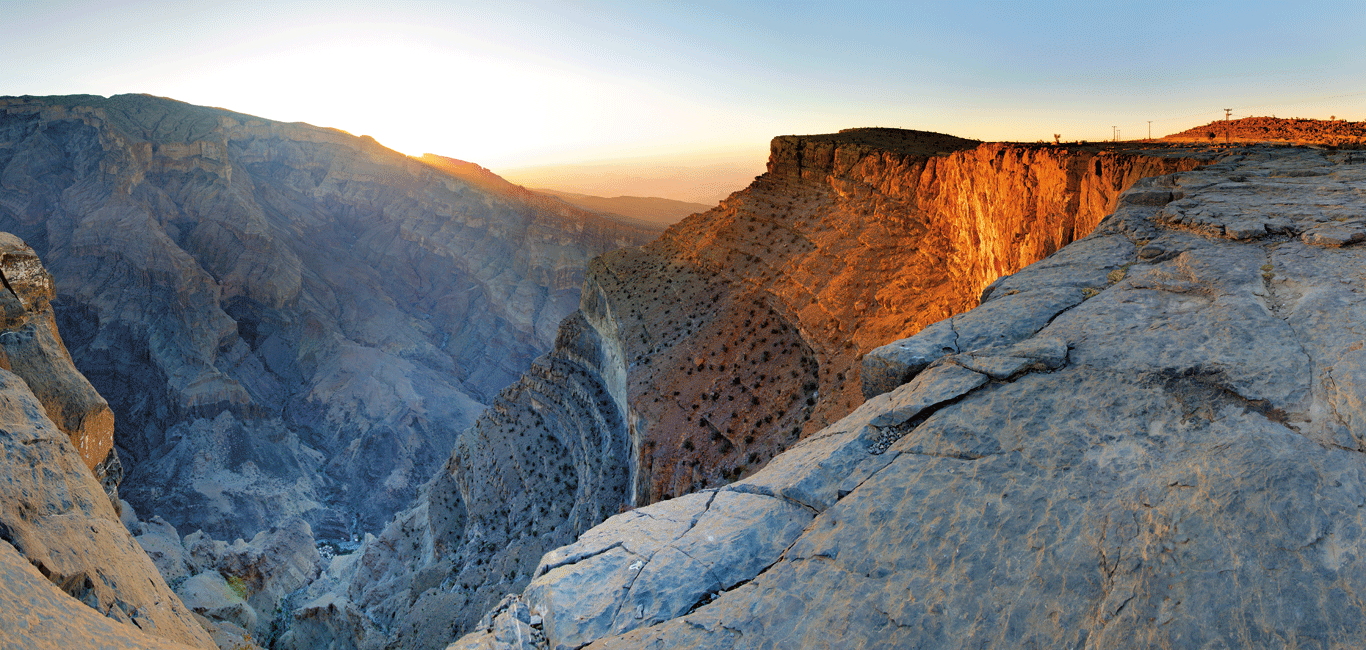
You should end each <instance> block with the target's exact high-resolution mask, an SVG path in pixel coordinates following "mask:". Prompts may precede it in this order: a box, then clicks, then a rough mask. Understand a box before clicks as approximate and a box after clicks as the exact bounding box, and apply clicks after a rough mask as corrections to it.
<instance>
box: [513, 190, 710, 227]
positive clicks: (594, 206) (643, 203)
mask: <svg viewBox="0 0 1366 650" xmlns="http://www.w3.org/2000/svg"><path fill="white" fill-rule="evenodd" d="M535 191H537V192H541V193H543V194H550V195H553V196H558V197H560V198H561V199H564V200H565V201H567V202H569V203H573V204H574V205H577V206H579V207H581V208H584V209H587V210H595V211H597V212H602V213H604V214H619V215H623V216H627V217H634V218H636V219H642V220H645V221H649V222H652V223H658V224H662V225H666V226H669V225H673V224H675V223H678V222H679V221H682V220H683V218H684V217H687V216H689V215H693V214H697V213H699V212H706V211H707V210H710V209H712V208H714V207H716V206H713V205H707V204H705V203H689V202H687V201H675V200H673V199H662V198H659V197H657V196H614V197H610V198H609V197H603V196H589V195H587V194H575V193H574V192H562V191H560V190H550V189H545V188H540V187H538V188H535Z"/></svg>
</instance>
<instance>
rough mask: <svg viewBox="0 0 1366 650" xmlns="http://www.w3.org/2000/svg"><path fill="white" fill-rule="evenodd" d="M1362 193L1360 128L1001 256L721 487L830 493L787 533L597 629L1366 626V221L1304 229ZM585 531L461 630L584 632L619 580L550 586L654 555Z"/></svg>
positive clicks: (1103, 632)
mask: <svg viewBox="0 0 1366 650" xmlns="http://www.w3.org/2000/svg"><path fill="white" fill-rule="evenodd" d="M1162 195H1165V202H1164V201H1163V200H1154V199H1153V197H1154V196H1158V197H1161V196H1162ZM1363 196H1366V165H1361V164H1359V163H1356V162H1355V159H1354V158H1353V157H1352V154H1351V153H1350V152H1341V153H1339V152H1319V151H1312V150H1302V149H1300V150H1296V149H1284V148H1282V149H1274V148H1250V149H1244V150H1240V151H1238V152H1236V153H1234V154H1232V155H1230V156H1228V157H1227V158H1225V159H1223V160H1222V161H1220V162H1219V163H1218V164H1215V165H1212V166H1210V167H1207V168H1204V169H1202V170H1198V171H1189V172H1183V173H1180V174H1176V175H1172V176H1166V177H1163V178H1159V179H1154V180H1152V181H1149V182H1147V183H1144V184H1143V185H1142V186H1141V187H1139V188H1136V190H1135V192H1134V193H1132V194H1130V195H1128V196H1127V197H1126V199H1130V200H1124V199H1122V200H1121V201H1120V204H1119V207H1118V209H1117V211H1116V212H1115V214H1114V215H1112V216H1111V217H1109V218H1107V219H1106V220H1105V221H1104V222H1103V223H1102V224H1101V225H1100V226H1099V228H1097V230H1096V231H1095V232H1094V233H1093V234H1092V235H1091V236H1089V237H1088V238H1086V239H1084V240H1082V241H1080V242H1077V243H1076V244H1074V245H1072V246H1068V247H1067V248H1064V249H1062V250H1061V251H1059V252H1058V253H1057V254H1055V255H1053V256H1051V257H1049V258H1047V259H1046V260H1044V261H1043V262H1040V263H1037V264H1034V265H1032V266H1029V267H1027V268H1026V269H1024V270H1022V271H1020V272H1019V273H1015V274H1013V275H1011V276H1009V277H1006V278H1003V279H1001V280H1000V281H999V282H997V283H995V284H994V285H993V287H992V288H991V291H990V292H989V293H988V294H987V296H986V297H985V299H984V302H983V304H982V306H981V307H979V308H977V309H975V310H972V311H969V312H967V313H965V314H962V315H960V316H958V317H956V318H955V319H954V323H953V328H954V329H955V330H957V331H958V332H959V344H958V345H957V346H952V349H951V350H947V351H943V353H942V354H940V355H939V356H938V358H936V359H933V360H930V361H928V362H924V361H923V360H921V361H915V362H914V364H911V365H920V366H921V367H922V369H912V370H907V371H905V372H906V374H909V375H910V377H909V379H910V381H909V382H908V383H904V384H902V385H900V386H898V387H895V388H894V389H892V390H891V391H890V392H889V393H886V394H883V395H881V396H880V397H878V398H875V399H872V400H869V401H868V402H867V403H865V404H864V405H863V406H862V407H860V408H859V409H857V410H856V411H854V412H853V413H851V414H850V415H849V416H847V417H845V418H844V419H842V420H841V421H840V422H838V423H836V424H835V425H833V426H831V427H829V428H827V429H825V430H824V431H822V432H820V433H817V434H815V435H812V436H810V437H808V438H807V439H805V440H803V441H802V442H801V443H799V444H798V445H796V446H795V447H794V448H793V449H791V450H789V451H787V452H786V453H784V454H782V455H780V456H778V457H777V458H775V459H774V460H773V461H772V462H770V463H769V464H768V466H767V467H765V468H764V469H763V470H761V471H760V472H758V473H757V474H756V475H755V476H753V477H751V478H747V479H745V480H743V481H740V482H738V483H735V484H732V485H729V486H726V487H723V488H720V490H721V491H720V492H717V493H716V494H718V495H719V494H723V493H725V492H727V491H743V492H749V493H757V494H762V495H766V496H769V497H771V500H770V501H767V502H760V503H757V504H756V507H758V508H759V509H760V510H759V512H748V513H746V514H745V516H744V517H737V516H735V515H731V517H732V521H734V522H737V523H738V522H740V521H743V520H746V519H748V520H751V521H765V522H766V521H768V518H767V517H765V516H764V515H763V514H762V513H764V512H769V513H771V514H772V516H773V518H774V519H780V518H781V515H780V513H781V512H782V511H783V508H784V507H786V506H787V505H788V504H797V505H800V506H801V507H803V508H810V509H811V510H812V511H813V512H814V513H815V516H814V518H813V519H812V520H811V522H810V523H809V524H806V525H805V527H804V529H803V531H802V532H801V534H800V535H799V536H798V537H797V538H796V539H795V541H794V542H793V543H792V544H791V545H790V546H788V547H787V548H786V549H785V550H784V551H783V553H782V555H781V558H780V559H779V560H778V561H777V562H775V563H773V564H772V565H771V566H767V567H761V568H760V569H759V570H758V571H757V572H755V571H752V570H743V571H742V570H737V571H736V572H735V573H734V574H733V575H732V580H734V581H735V583H736V585H737V586H735V587H733V588H730V589H727V590H721V591H719V593H717V594H716V595H715V597H714V598H713V597H708V598H702V599H698V601H697V602H696V603H695V607H694V608H690V611H688V612H685V613H683V614H681V615H677V616H674V617H673V618H671V619H669V620H665V621H662V622H659V623H642V624H641V625H640V626H638V627H636V628H635V629H629V630H627V631H625V632H624V633H618V632H617V631H616V630H614V629H612V628H611V627H610V626H603V625H598V626H596V627H595V628H594V629H600V630H602V635H601V636H599V637H598V638H596V639H595V640H592V642H591V643H588V644H587V645H586V646H585V647H588V648H665V647H690V648H760V647H794V648H795V647H802V648H835V647H839V648H859V647H878V648H903V647H937V648H969V647H971V648H983V647H990V648H1018V647H1080V648H1129V647H1277V646H1287V647H1302V648H1337V647H1358V646H1361V645H1363V644H1366V625H1363V624H1362V621H1363V620H1366V618H1363V614H1366V612H1364V611H1363V606H1362V605H1361V603H1360V602H1359V601H1358V599H1356V598H1355V597H1354V595H1353V594H1355V593H1357V592H1358V591H1360V590H1361V589H1362V588H1363V585H1366V558H1363V557H1362V556H1361V554H1360V552H1359V549H1360V548H1361V547H1362V544H1363V543H1366V538H1363V530H1366V527H1364V526H1363V524H1366V521H1363V514H1362V504H1364V503H1366V472H1364V471H1363V470H1366V460H1363V459H1366V456H1363V453H1366V444H1364V443H1363V441H1366V438H1363V436H1362V432H1361V431H1360V430H1359V429H1360V428H1361V427H1360V422H1363V421H1366V412H1363V411H1362V409H1363V403H1362V401H1361V399H1360V394H1361V392H1362V391H1361V386H1362V381H1363V380H1366V376H1363V372H1366V356H1363V354H1366V352H1363V350H1364V349H1366V348H1363V345H1364V344H1366V339H1363V334H1362V331H1361V327H1362V325H1361V324H1362V323H1363V322H1366V297H1363V296H1362V295H1361V281H1360V280H1361V278H1362V277H1363V275H1364V274H1366V249H1363V248H1361V247H1360V246H1355V245H1352V244H1351V243H1345V244H1344V245H1342V246H1334V247H1323V246H1320V245H1316V244H1315V242H1313V241H1306V239H1305V237H1304V234H1305V233H1307V232H1312V231H1315V230H1316V229H1319V228H1323V227H1325V226H1328V225H1330V224H1343V223H1348V224H1350V221H1351V219H1352V218H1353V216H1354V215H1356V214H1360V213H1361V211H1362V210H1363V209H1366V202H1364V201H1363V198H1362V197H1363ZM1202 210H1203V212H1202ZM1249 222H1255V223H1258V224H1261V229H1260V230H1258V229H1257V228H1255V227H1243V224H1247V223H1249ZM1030 294H1046V295H1048V296H1051V297H1049V298H1048V299H1038V295H1035V296H1034V297H1031V296H1030ZM1069 295H1070V297H1068V296H1069ZM1012 321H1018V322H1020V323H1023V325H1022V326H1020V327H1009V326H1008V325H1009V324H1010V322H1012ZM999 324H1004V325H1007V327H1004V328H1000V327H997V326H996V325H999ZM931 329H933V328H931ZM973 332H981V334H980V336H981V338H974V337H977V336H979V335H977V334H972V333H973ZM990 332H997V334H996V335H994V336H993V335H990ZM964 334H968V336H967V337H966V338H965V337H964V336H963V335H964ZM926 337H927V338H932V339H933V340H931V341H916V340H915V338H914V337H912V339H911V341H909V342H907V344H906V349H920V348H933V347H935V346H936V345H937V344H938V342H939V341H942V338H943V334H942V332H940V331H930V330H927V332H926ZM971 340H980V341H982V343H980V344H974V343H970V342H967V341H971ZM931 344H934V345H931ZM1010 360H1019V361H1018V362H1016V361H1010ZM908 367H909V366H908ZM974 374H975V375H979V376H980V378H979V379H975V380H974V379H973V378H972V375H974ZM697 498H700V495H694V496H691V497H689V499H697ZM667 503H673V502H665V504H667ZM665 504H658V505H657V506H654V507H658V506H663V505H665ZM681 506H682V504H680V506H675V507H677V508H681ZM639 512H641V513H642V514H641V515H636V516H635V518H634V519H632V520H630V521H629V523H626V520H625V519H624V518H625V517H629V516H631V515H629V514H628V515H622V516H621V517H619V518H617V519H614V520H612V521H611V522H609V523H607V524H604V525H603V526H600V527H598V528H596V529H594V530H590V531H589V532H588V533H586V534H585V536H584V539H587V540H591V543H592V545H593V547H594V548H598V549H613V552H615V549H622V548H626V547H628V546H629V545H630V544H631V543H636V544H639V543H640V541H639V540H642V539H647V538H650V537H651V536H652V535H658V534H660V531H666V530H667V529H668V528H669V526H671V525H673V524H671V523H670V522H668V521H665V520H663V519H655V518H651V517H647V516H644V514H645V513H647V512H650V510H649V509H641V510H640V511H639ZM623 524H624V525H623ZM614 544H615V545H616V546H614ZM573 548H575V547H567V548H566V549H561V550H559V551H556V552H555V553H554V554H551V555H548V556H547V560H546V561H547V562H549V563H551V564H554V565H555V566H554V569H553V570H551V571H546V572H544V573H543V574H542V575H539V576H538V577H537V578H536V579H535V580H533V581H532V583H531V586H529V587H528V589H527V590H526V591H525V592H524V593H523V595H522V596H520V597H517V598H513V599H510V600H508V601H507V602H505V603H503V604H502V605H501V606H500V608H499V609H498V611H496V612H494V613H492V614H491V615H490V616H489V617H488V619H487V620H485V621H484V622H483V623H482V624H481V626H480V627H479V628H478V629H477V630H476V631H475V632H474V633H473V634H471V635H470V636H467V637H465V638H464V639H462V640H461V641H460V642H459V643H457V644H455V645H454V646H452V647H458V648H510V647H550V648H573V647H580V646H583V645H584V643H585V642H587V641H588V639H587V637H586V635H585V634H584V632H583V630H584V629H585V625H584V621H587V620H596V619H594V617H593V613H594V612H597V611H602V609H603V608H604V607H610V605H611V604H612V603H614V602H620V598H621V596H620V593H621V592H620V590H612V589H604V590H602V591H601V592H600V593H595V594H588V593H585V592H576V593H580V594H581V595H582V599H581V600H580V601H578V602H577V603H576V605H575V606H574V607H559V606H556V605H557V604H558V603H549V602H547V601H546V600H545V599H544V598H543V597H541V596H538V594H546V593H555V592H556V590H557V589H573V588H574V586H575V585H579V584H603V585H611V584H615V582H614V581H617V580H618V578H617V577H616V576H617V575H618V574H619V573H620V572H623V571H630V566H631V565H630V564H629V563H627V564H626V565H625V566H622V564H623V562H621V561H618V562H608V561H607V560H606V559H599V558H607V557H608V553H607V552H602V553H598V554H596V555H589V554H581V555H583V557H573V556H566V555H565V554H566V553H567V552H568V551H569V550H570V549H573ZM555 558H562V559H561V560H556V559H555ZM656 558H659V556H658V555H656ZM620 559H621V560H623V561H624V560H626V559H627V558H624V557H623V558H620ZM656 561H658V560H656ZM595 563H596V564H595ZM673 564H674V566H676V567H683V566H687V561H686V560H678V561H675V562H673ZM547 566H549V565H547ZM657 570H661V571H663V570H667V568H665V567H659V568H658V569H657ZM687 589H688V586H687V585H686V584H685V583H681V582H674V583H671V584H667V585H658V586H656V587H654V592H653V593H651V594H638V593H637V589H636V588H634V587H633V588H632V589H631V592H632V593H633V595H636V597H639V598H641V599H642V600H649V599H654V600H655V601H658V602H669V600H670V599H671V598H674V597H676V596H678V595H679V594H680V593H683V592H686V591H687ZM565 618H568V619H569V623H568V624H566V623H563V622H562V621H563V620H564V619H565ZM641 620H644V619H641Z"/></svg>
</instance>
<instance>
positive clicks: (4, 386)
mask: <svg viewBox="0 0 1366 650" xmlns="http://www.w3.org/2000/svg"><path fill="white" fill-rule="evenodd" d="M0 277H3V279H4V285H5V291H4V292H3V295H0V303H3V304H4V306H5V321H4V328H3V331H0V345H2V346H3V348H4V352H3V356H0V360H3V361H4V362H5V366H6V367H4V368H3V369H0V465H3V466H0V477H3V480H0V564H3V566H4V569H2V570H3V571H4V572H5V575H6V577H5V579H4V580H3V581H0V582H4V586H5V588H4V593H3V594H0V595H2V596H3V598H4V602H3V604H2V605H3V606H0V609H2V610H4V611H5V612H6V614H4V615H3V616H4V618H5V620H4V625H2V626H0V641H3V643H4V645H6V646H7V647H11V646H12V647H53V644H55V643H58V642H67V641H71V640H75V639H87V640H90V641H92V642H94V641H95V640H100V639H103V640H105V641H108V642H109V643H111V644H115V645H114V646H111V647H117V644H119V643H124V642H126V643H127V644H128V645H127V647H159V642H156V641H154V640H152V638H153V637H155V638H159V639H162V640H163V641H170V642H175V643H181V644H187V645H191V646H195V647H200V648H212V647H214V645H213V642H212V641H211V640H210V639H209V637H208V635H207V634H205V633H204V630H203V629H201V628H200V626H199V624H198V623H196V622H195V620H194V618H193V617H192V616H191V614H190V612H189V611H188V610H187V609H186V608H185V606H184V605H183V604H182V603H181V601H180V599H179V598H177V597H176V595H175V594H174V593H172V592H171V589H170V588H169V587H167V585H166V583H165V581H163V580H162V577H161V575H159V574H158V572H157V569H156V567H155V566H153V565H152V562H151V561H150V560H149V559H148V558H147V556H146V555H145V554H144V553H143V551H142V549H141V548H140V547H139V546H138V545H137V543H136V542H134V541H133V539H132V537H131V536H129V534H128V532H127V531H126V530H125V529H124V526H123V524H122V523H121V522H120V520H119V515H118V513H117V511H116V510H115V503H116V502H115V501H112V500H111V499H110V495H108V494H106V492H105V489H104V486H103V485H101V483H100V481H99V480H97V478H96V476H95V475H94V474H93V473H92V468H98V467H99V466H100V463H99V461H100V460H101V459H102V458H104V457H107V456H108V455H109V453H110V443H111V442H112V427H111V426H110V425H111V424H112V422H110V416H109V407H108V406H107V405H106V404H105V402H104V400H102V399H100V396H99V394H98V393H96V392H95V391H94V390H93V389H92V388H91V387H90V384H89V383H87V382H85V381H84V379H83V378H82V377H81V375H80V373H78V372H76V371H75V369H74V368H72V367H71V361H70V359H69V358H68V357H67V355H66V350H65V349H64V348H63V347H62V343H61V338H60V337H59V336H58V335H57V331H56V329H55V328H54V327H53V326H52V312H51V310H50V309H49V308H48V300H50V298H51V286H52V282H51V279H50V278H49V276H48V275H47V272H46V271H45V270H44V269H43V267H42V265H41V264H39V263H38V262H37V260H36V258H35V257H34V255H33V251H32V250H30V249H29V248H28V247H27V246H25V245H24V243H23V242H22V241H20V240H19V239H18V238H16V237H14V236H13V235H9V234H5V233H0ZM20 373H22V374H20ZM31 387H36V388H31ZM40 396H41V397H40ZM49 416H51V417H49ZM54 417H55V418H57V420H56V421H55V422H54V420H53V419H52V418H54ZM58 422H62V423H65V424H66V426H65V427H61V426H58V424H57V423H58ZM101 450H102V451H101ZM35 580H36V581H38V582H46V583H47V584H37V583H36V582H35ZM99 615H103V616H104V617H107V618H105V619H103V622H92V619H97V618H101V617H100V616H99ZM51 617H60V618H61V620H59V621H50V620H49V619H50V618H51ZM87 626H88V627H87ZM63 630H66V632H63ZM138 630H141V631H142V632H144V633H146V634H147V635H151V636H150V637H148V636H145V635H139V634H137V632H138ZM67 633H71V634H72V635H71V636H65V635H66V634H67ZM121 635H127V637H126V639H123V640H122V641H119V640H115V637H120V636H121Z"/></svg>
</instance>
